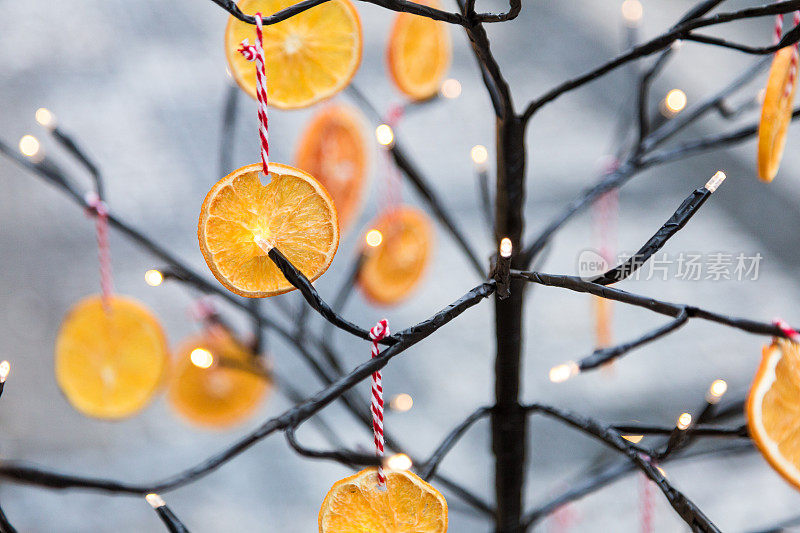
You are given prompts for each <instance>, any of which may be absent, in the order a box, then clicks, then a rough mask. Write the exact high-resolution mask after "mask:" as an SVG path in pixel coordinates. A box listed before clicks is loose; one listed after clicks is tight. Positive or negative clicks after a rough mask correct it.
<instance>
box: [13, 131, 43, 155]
mask: <svg viewBox="0 0 800 533" xmlns="http://www.w3.org/2000/svg"><path fill="white" fill-rule="evenodd" d="M19 151H20V152H22V155H24V156H26V157H30V158H31V159H38V158H40V156H41V154H42V145H41V143H40V142H39V139H37V138H36V137H34V136H33V135H23V136H22V138H20V140H19Z"/></svg>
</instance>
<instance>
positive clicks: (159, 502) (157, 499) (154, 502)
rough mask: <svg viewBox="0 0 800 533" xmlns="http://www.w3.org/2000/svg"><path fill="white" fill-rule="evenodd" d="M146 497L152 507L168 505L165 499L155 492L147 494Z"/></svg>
mask: <svg viewBox="0 0 800 533" xmlns="http://www.w3.org/2000/svg"><path fill="white" fill-rule="evenodd" d="M144 499H145V500H147V503H149V504H150V507H152V508H153V509H158V508H159V507H164V506H165V505H167V503H166V502H165V501H164V499H163V498H162V497H161V496H159V495H158V494H156V493H155V492H151V493H150V494H148V495H147V496H145V497H144Z"/></svg>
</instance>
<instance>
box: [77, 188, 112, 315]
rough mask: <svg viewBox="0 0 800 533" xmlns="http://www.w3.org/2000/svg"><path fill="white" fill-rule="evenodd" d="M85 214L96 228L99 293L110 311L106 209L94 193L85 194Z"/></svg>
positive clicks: (110, 286)
mask: <svg viewBox="0 0 800 533" xmlns="http://www.w3.org/2000/svg"><path fill="white" fill-rule="evenodd" d="M84 200H85V202H86V205H87V206H89V207H88V209H87V213H89V214H90V215H93V216H94V219H95V226H96V228H97V256H98V258H99V259H100V291H101V296H102V300H103V307H105V308H106V311H108V310H109V309H110V304H111V294H112V293H113V292H114V280H113V278H112V275H111V248H110V247H109V245H108V207H107V206H106V203H105V202H103V201H102V200H101V199H100V197H99V196H98V195H97V193H96V192H94V191H91V192H88V193H86V197H85V198H84Z"/></svg>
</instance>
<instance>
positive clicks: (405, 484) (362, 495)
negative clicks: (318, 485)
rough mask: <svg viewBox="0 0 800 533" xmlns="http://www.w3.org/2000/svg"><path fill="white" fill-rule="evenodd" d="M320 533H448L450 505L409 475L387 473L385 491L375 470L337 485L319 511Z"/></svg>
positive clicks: (360, 473)
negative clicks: (380, 486)
mask: <svg viewBox="0 0 800 533" xmlns="http://www.w3.org/2000/svg"><path fill="white" fill-rule="evenodd" d="M318 522H319V531H320V533H363V532H366V531H369V532H371V533H379V532H380V533H401V532H410V531H418V532H425V533H444V532H445V531H447V522H448V518H447V501H445V499H444V496H442V495H441V493H440V492H439V491H438V490H436V489H435V488H433V487H432V486H431V485H429V484H428V483H427V482H425V481H424V480H422V479H421V478H420V477H419V476H417V475H416V474H414V473H412V472H409V471H405V470H404V471H395V470H388V471H386V490H381V489H380V488H379V487H378V484H377V475H376V469H375V468H367V469H365V470H362V471H361V472H359V473H357V474H354V475H352V476H350V477H347V478H344V479H342V480H339V481H337V482H336V483H334V485H333V487H331V489H330V491H328V494H327V495H326V496H325V500H324V501H323V502H322V507H321V508H320V510H319V518H318Z"/></svg>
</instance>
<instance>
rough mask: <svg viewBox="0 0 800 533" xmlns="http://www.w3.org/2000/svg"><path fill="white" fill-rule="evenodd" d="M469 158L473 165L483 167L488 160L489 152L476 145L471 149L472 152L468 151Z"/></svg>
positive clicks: (480, 145) (483, 147)
mask: <svg viewBox="0 0 800 533" xmlns="http://www.w3.org/2000/svg"><path fill="white" fill-rule="evenodd" d="M469 156H470V157H471V158H472V162H473V163H475V164H476V165H478V166H483V165H485V164H486V161H488V160H489V150H487V149H486V147H485V146H483V145H482V144H476V145H475V146H473V147H472V150H470V151H469Z"/></svg>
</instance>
